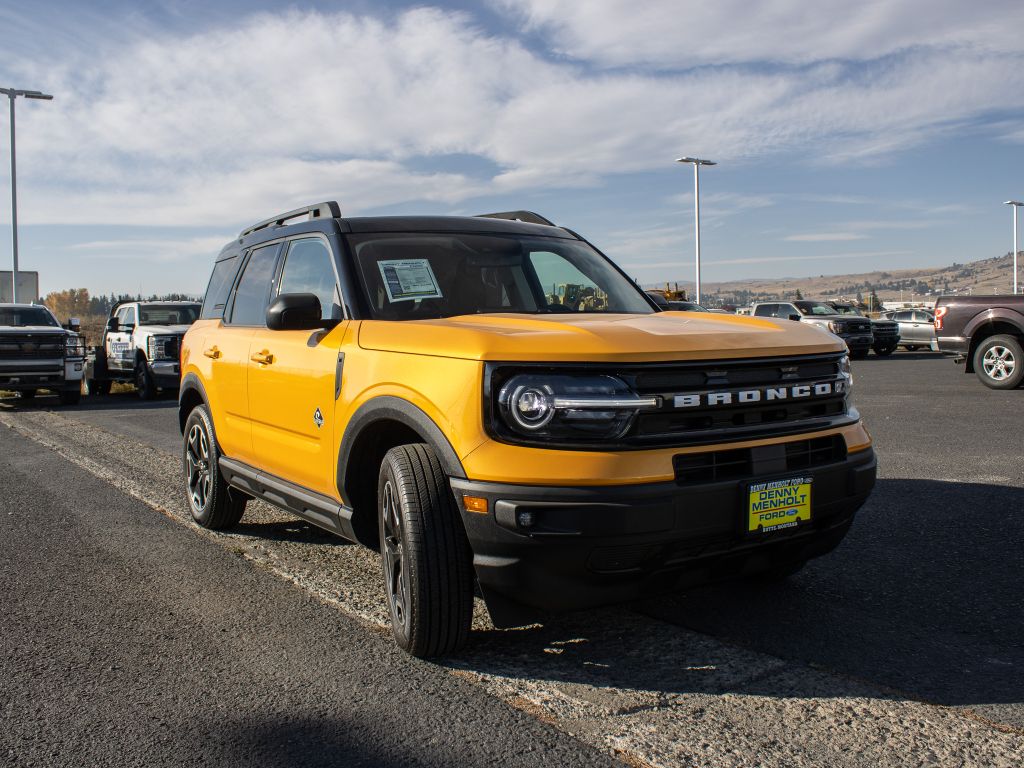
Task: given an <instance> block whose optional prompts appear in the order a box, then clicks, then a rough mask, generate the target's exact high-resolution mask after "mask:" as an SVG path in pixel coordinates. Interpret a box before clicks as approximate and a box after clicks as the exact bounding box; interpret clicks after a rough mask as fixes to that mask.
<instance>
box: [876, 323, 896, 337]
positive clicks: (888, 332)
mask: <svg viewBox="0 0 1024 768" xmlns="http://www.w3.org/2000/svg"><path fill="white" fill-rule="evenodd" d="M871 332H872V333H873V334H874V336H875V338H876V339H895V338H896V337H898V336H899V335H900V328H899V326H898V325H896V324H893V325H877V324H876V325H872V326H871Z"/></svg>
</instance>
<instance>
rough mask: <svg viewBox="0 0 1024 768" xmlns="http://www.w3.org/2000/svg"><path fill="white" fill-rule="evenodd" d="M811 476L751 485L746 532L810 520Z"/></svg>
mask: <svg viewBox="0 0 1024 768" xmlns="http://www.w3.org/2000/svg"><path fill="white" fill-rule="evenodd" d="M811 482H812V478H810V477H790V478H786V479H785V480H769V481H767V482H764V483H754V484H753V485H751V486H750V497H749V501H748V504H747V533H752V534H758V533H769V532H771V531H781V530H784V529H786V528H795V527H796V526H798V525H802V524H804V523H809V522H810V521H811Z"/></svg>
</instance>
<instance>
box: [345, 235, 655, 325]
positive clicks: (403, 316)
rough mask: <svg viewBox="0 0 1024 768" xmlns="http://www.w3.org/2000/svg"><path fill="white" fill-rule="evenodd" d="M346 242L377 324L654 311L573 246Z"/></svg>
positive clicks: (597, 259)
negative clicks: (503, 314) (462, 317)
mask: <svg viewBox="0 0 1024 768" xmlns="http://www.w3.org/2000/svg"><path fill="white" fill-rule="evenodd" d="M349 243H350V245H351V246H352V249H353V252H354V253H355V259H356V263H357V264H358V266H359V270H358V271H359V278H360V281H361V283H362V288H363V291H364V292H365V295H366V299H367V303H368V304H369V305H370V311H371V313H372V314H373V317H374V318H376V319H378V320H422V319H428V318H438V317H452V316H455V315H473V314H485V313H496V312H520V313H528V314H563V313H572V314H576V313H591V312H595V313H612V312H622V313H629V314H651V313H653V312H654V309H653V308H652V307H651V305H650V304H649V303H648V302H647V300H646V299H645V298H644V295H643V294H642V293H641V291H640V289H639V288H637V287H636V285H634V284H633V283H632V282H631V281H630V280H629V278H627V277H625V276H624V275H622V274H621V273H620V272H619V271H618V270H616V269H615V267H613V266H612V265H611V264H610V263H609V262H608V261H607V260H606V259H605V258H603V257H602V256H601V255H600V254H599V253H597V252H596V251H595V250H594V249H593V248H591V247H589V246H588V245H586V244H585V243H581V242H579V241H577V240H564V239H560V238H551V237H519V236H515V235H475V234H461V233H444V234H397V235H392V234H372V235H361V236H352V237H349Z"/></svg>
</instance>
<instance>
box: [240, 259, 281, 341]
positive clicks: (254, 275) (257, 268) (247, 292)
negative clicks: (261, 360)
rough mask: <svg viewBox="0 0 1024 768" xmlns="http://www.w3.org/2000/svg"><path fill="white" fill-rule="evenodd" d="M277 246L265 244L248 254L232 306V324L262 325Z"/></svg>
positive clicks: (265, 313) (264, 320)
mask: <svg viewBox="0 0 1024 768" xmlns="http://www.w3.org/2000/svg"><path fill="white" fill-rule="evenodd" d="M277 250H278V246H277V244H276V243H275V244H274V245H265V246H263V247H262V248H257V249H256V250H254V251H253V252H252V255H251V256H250V257H249V261H248V263H247V264H246V265H245V271H244V272H243V273H242V278H241V280H239V281H238V287H237V288H236V289H235V300H234V304H233V305H232V307H231V323H232V324H233V325H264V324H265V323H266V317H267V303H268V301H269V299H270V284H271V282H272V281H273V279H274V264H275V262H276V260H277Z"/></svg>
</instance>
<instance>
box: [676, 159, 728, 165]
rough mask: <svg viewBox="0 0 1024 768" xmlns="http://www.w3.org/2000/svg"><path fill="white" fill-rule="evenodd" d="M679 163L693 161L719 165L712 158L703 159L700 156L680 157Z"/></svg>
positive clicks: (701, 163)
mask: <svg viewBox="0 0 1024 768" xmlns="http://www.w3.org/2000/svg"><path fill="white" fill-rule="evenodd" d="M676 162H677V163H693V164H694V165H718V163H715V162H713V161H711V160H701V159H700V158H699V157H680V158H676Z"/></svg>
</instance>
